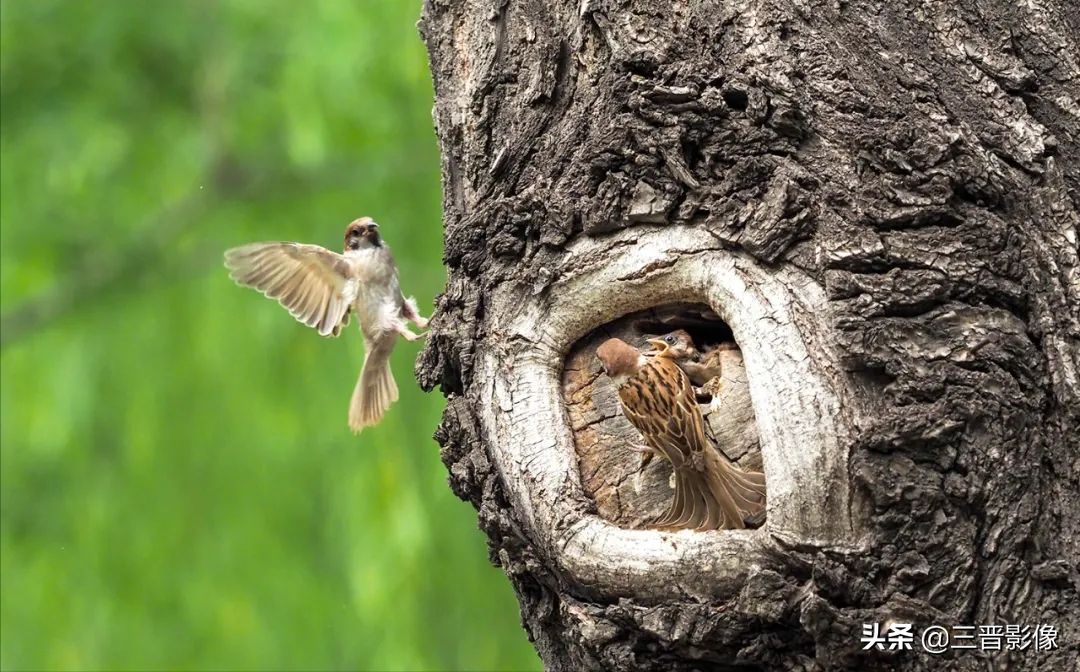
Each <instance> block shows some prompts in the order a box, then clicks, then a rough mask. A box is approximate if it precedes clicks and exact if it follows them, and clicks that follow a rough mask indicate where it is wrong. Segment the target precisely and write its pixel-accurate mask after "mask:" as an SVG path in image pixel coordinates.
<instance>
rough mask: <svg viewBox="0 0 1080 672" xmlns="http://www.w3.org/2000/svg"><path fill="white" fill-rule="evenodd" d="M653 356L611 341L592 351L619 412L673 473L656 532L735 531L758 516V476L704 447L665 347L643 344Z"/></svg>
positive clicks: (682, 380)
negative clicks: (669, 495)
mask: <svg viewBox="0 0 1080 672" xmlns="http://www.w3.org/2000/svg"><path fill="white" fill-rule="evenodd" d="M649 343H650V344H651V345H653V346H654V347H655V348H656V349H657V352H656V353H655V354H653V355H652V356H646V355H645V354H643V353H641V352H638V351H637V350H635V349H634V348H633V347H631V346H630V345H629V344H627V343H626V342H624V341H622V340H620V339H618V338H612V339H608V340H607V341H605V342H604V343H603V344H602V345H601V346H600V347H599V348H597V350H596V356H597V358H598V359H599V360H600V364H601V365H602V366H603V369H604V372H605V373H606V374H607V375H608V376H609V377H610V378H611V380H612V382H613V383H615V385H616V387H617V388H618V392H619V400H620V401H621V402H622V409H623V414H624V415H625V416H626V418H627V419H628V420H629V421H630V423H631V424H633V425H634V427H635V428H637V430H638V431H639V432H641V434H642V436H643V437H644V438H645V441H646V443H647V449H648V450H650V451H653V452H655V453H657V454H659V455H661V456H663V457H664V458H665V459H667V460H668V461H669V462H670V463H671V466H672V467H673V468H674V470H675V493H674V496H673V498H672V501H671V506H670V507H669V508H668V511H667V512H666V513H665V514H664V515H662V516H661V517H660V518H659V519H658V520H657V521H656V525H657V526H659V527H661V528H668V529H677V528H693V529H698V530H715V529H731V528H742V527H745V526H746V522H747V521H753V520H756V519H758V518H760V516H761V514H762V513H763V512H764V510H765V475H764V474H762V473H760V472H747V471H743V470H742V469H739V468H738V467H736V466H735V465H734V464H732V463H731V462H730V461H729V460H728V459H727V458H726V457H724V456H723V455H721V453H720V451H718V450H716V449H715V448H714V447H713V446H712V445H710V444H709V441H708V439H707V438H706V436H705V430H704V420H703V419H702V417H701V410H700V409H699V408H698V405H697V402H696V401H695V400H694V390H693V388H692V387H691V385H690V379H689V378H688V377H687V375H686V373H684V372H683V370H682V369H680V368H679V366H678V364H676V363H675V359H674V358H673V353H672V352H671V349H670V346H669V345H668V344H667V343H666V342H665V341H663V340H661V339H653V340H650V341H649Z"/></svg>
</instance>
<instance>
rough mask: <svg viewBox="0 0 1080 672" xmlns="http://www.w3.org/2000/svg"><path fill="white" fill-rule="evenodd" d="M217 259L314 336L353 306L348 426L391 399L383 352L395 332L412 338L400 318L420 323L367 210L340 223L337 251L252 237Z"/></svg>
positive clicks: (357, 426)
mask: <svg viewBox="0 0 1080 672" xmlns="http://www.w3.org/2000/svg"><path fill="white" fill-rule="evenodd" d="M225 266H226V267H227V268H228V269H229V271H231V272H230V274H229V275H230V277H232V279H233V280H235V281H236V283H237V284H240V285H243V286H245V287H251V288H253V289H256V290H258V291H260V292H262V293H263V294H264V295H266V296H268V297H270V298H271V299H277V300H278V302H279V303H281V305H282V306H284V307H285V308H287V309H288V311H289V312H290V313H292V316H293V317H295V318H296V319H297V320H299V321H301V322H303V323H304V324H306V325H308V326H309V327H314V328H315V329H318V330H319V334H320V335H322V336H337V335H338V334H339V333H341V330H342V328H343V327H345V326H346V325H347V324H348V323H349V314H350V313H356V316H357V318H358V319H359V322H360V331H361V332H363V334H364V366H363V368H362V369H361V370H360V378H359V380H357V381H356V388H355V389H354V390H353V395H352V400H351V401H350V402H349V428H350V429H352V430H353V431H354V432H359V431H360V430H362V429H363V428H364V427H368V426H371V425H375V424H377V423H378V422H379V420H380V419H382V416H383V414H384V413H385V412H386V409H387V408H389V407H390V404H392V403H393V402H395V401H397V398H398V389H397V384H396V383H395V382H394V375H393V373H392V372H391V371H390V353H391V351H393V349H394V344H395V343H396V342H397V337H398V336H403V337H404V338H406V339H407V340H410V341H415V340H416V339H418V338H421V337H422V336H423V334H415V333H413V332H412V331H409V327H408V324H407V320H411V321H412V322H413V323H414V324H416V326H417V327H418V328H420V329H424V328H425V327H427V323H428V321H427V320H426V319H425V318H423V317H421V316H420V312H419V310H418V309H417V307H416V300H415V299H413V298H412V297H409V298H405V296H404V295H403V294H402V293H401V286H400V285H399V283H398V272H397V266H396V265H395V264H394V258H393V256H391V255H390V248H389V247H387V245H386V244H385V243H384V242H383V240H382V238H381V237H380V236H379V225H378V224H376V223H375V222H374V221H372V219H371V218H370V217H361V218H360V219H357V220H354V221H353V222H352V223H350V224H349V226H348V227H347V228H346V229H345V252H344V254H338V253H337V252H331V251H330V250H328V249H326V248H325V247H320V246H319V245H303V244H300V243H287V242H279V243H252V244H250V245H243V246H241V247H234V248H232V249H231V250H228V251H227V252H225Z"/></svg>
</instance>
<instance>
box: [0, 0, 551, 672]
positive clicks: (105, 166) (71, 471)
mask: <svg viewBox="0 0 1080 672" xmlns="http://www.w3.org/2000/svg"><path fill="white" fill-rule="evenodd" d="M418 13H419V7H418V2H396V1H389V0H387V1H376V0H320V1H311V2H295V1H294V0H276V1H272V2H271V1H267V0H259V1H257V2H256V1H252V0H221V1H219V2H213V1H206V2H165V1H161V0H159V1H155V2H135V1H131V2H111V3H92V2H75V1H71V0H69V1H67V2H56V1H45V0H3V2H2V3H0V121H2V132H0V159H2V163H0V201H2V209H0V310H2V314H3V316H4V317H3V323H2V326H3V330H4V339H5V344H4V347H3V350H2V352H0V372H2V383H0V417H2V422H0V446H2V450H0V456H2V458H0V461H2V465H0V467H2V469H0V474H2V476H0V517H2V519H0V522H2V526H0V544H2V545H0V573H2V591H0V595H2V602H0V666H2V667H3V669H11V670H14V669H29V668H46V669H115V670H124V669H161V668H169V669H254V668H262V669H346V668H349V669H385V670H392V669H401V670H406V669H408V670H421V669H431V670H440V669H463V670H464V669H470V670H481V669H537V668H538V667H539V664H538V661H537V658H536V655H535V653H534V652H533V650H532V647H531V646H530V645H529V643H528V642H527V641H526V637H525V635H524V633H523V631H522V629H521V627H520V624H519V620H518V615H517V605H516V603H515V602H514V599H513V595H512V592H511V590H510V587H509V585H508V583H507V581H506V579H505V577H504V576H503V575H502V574H501V573H500V572H499V571H498V570H497V569H495V568H493V567H491V566H490V565H489V563H488V561H487V557H486V551H485V546H484V540H483V538H482V535H481V534H480V533H479V532H478V531H477V529H476V519H475V513H474V511H473V510H472V509H471V508H470V507H469V506H468V505H466V504H464V503H462V502H460V501H458V500H457V499H456V498H455V497H454V496H453V495H452V494H451V492H450V491H449V489H448V488H447V485H446V472H445V469H444V467H443V466H442V464H441V463H440V461H439V454H438V447H437V446H436V444H435V443H434V442H433V441H432V439H431V434H432V432H433V431H434V428H435V426H436V424H437V421H438V418H439V415H440V412H441V410H442V405H443V400H442V398H441V397H440V396H439V395H438V394H430V395H428V394H424V393H422V392H421V391H420V390H419V389H418V388H417V387H416V385H415V382H414V381H413V379H412V366H413V361H414V359H415V357H416V354H417V352H418V350H419V347H420V345H419V344H413V343H406V342H404V341H402V342H400V343H399V345H398V347H397V350H396V352H395V353H394V358H393V367H394V370H395V372H396V376H397V378H398V381H399V384H400V387H401V400H400V401H399V402H398V404H396V405H395V406H394V407H393V408H392V409H391V411H390V413H389V414H388V416H387V418H386V419H385V421H384V422H383V423H382V424H381V425H380V426H379V427H376V428H374V429H370V430H367V431H365V432H364V433H363V434H362V435H360V436H359V437H354V436H352V435H351V434H350V433H349V431H348V429H347V428H346V408H347V405H348V399H349V396H350V394H351V391H352V387H353V383H354V381H355V377H356V375H357V372H358V371H359V368H360V362H361V358H362V348H361V340H360V336H359V333H358V331H357V330H356V329H355V323H354V324H353V325H351V326H352V328H351V329H350V330H349V331H348V332H346V334H345V335H344V336H343V337H342V338H339V339H336V340H334V339H322V338H320V337H319V336H318V335H317V334H315V332H314V331H312V330H310V329H308V328H306V327H304V326H303V325H300V324H299V323H297V322H295V321H293V320H292V318H290V317H289V315H288V313H286V312H285V311H284V310H283V309H282V308H280V307H279V306H277V305H276V304H274V303H273V302H271V301H268V300H266V299H264V298H262V297H260V296H259V295H258V294H257V293H255V292H252V291H250V290H246V289H241V288H238V287H236V286H234V285H233V284H232V283H231V282H230V281H229V279H228V277H227V275H226V272H225V270H224V269H223V268H222V265H221V253H222V251H223V250H224V249H226V248H227V247H230V246H233V245H237V244H241V243H245V242H250V241H254V240H266V239H281V240H286V239H288V240H301V241H306V242H312V243H319V244H322V245H326V246H328V247H331V248H333V249H338V248H339V246H340V244H341V233H342V230H343V228H344V225H345V224H346V223H347V222H349V221H350V220H351V219H353V218H354V217H356V216H359V215H362V214H367V215H371V216H373V217H374V218H375V219H376V220H378V221H379V222H380V223H381V224H382V225H383V231H384V235H385V236H386V238H387V240H388V242H389V243H390V245H391V246H392V247H393V249H394V252H395V255H396V257H397V260H398V264H399V267H400V269H401V275H402V278H403V282H402V284H403V286H404V288H405V291H406V292H407V293H412V294H415V295H416V296H417V297H418V299H419V301H420V305H421V307H422V310H423V312H425V313H427V312H430V310H431V301H432V298H433V296H434V294H435V293H436V292H437V291H439V290H440V289H441V287H442V284H443V282H444V280H445V274H444V271H443V267H442V264H441V261H440V257H441V248H442V240H441V223H440V207H439V161H438V154H437V147H436V143H435V138H434V133H433V131H432V127H431V116H430V110H431V97H432V93H431V83H430V77H429V74H428V69H427V62H426V56H425V53H424V49H423V45H422V44H421V42H420V40H419V37H418V36H417V33H416V29H415V22H416V19H417V17H418ZM28 307H34V308H33V309H31V308H28ZM38 309H40V310H38ZM35 310H37V312H34V311H35ZM28 316H29V317H28ZM39 318H43V319H39Z"/></svg>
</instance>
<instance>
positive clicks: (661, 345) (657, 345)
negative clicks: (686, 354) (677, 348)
mask: <svg viewBox="0 0 1080 672" xmlns="http://www.w3.org/2000/svg"><path fill="white" fill-rule="evenodd" d="M645 342H646V343H648V344H649V345H651V346H653V350H659V351H660V352H663V351H664V350H667V349H668V347H669V346H668V344H667V343H665V342H663V341H662V340H660V339H659V338H650V339H649V340H647V341H645Z"/></svg>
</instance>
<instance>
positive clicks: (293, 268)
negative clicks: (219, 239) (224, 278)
mask: <svg viewBox="0 0 1080 672" xmlns="http://www.w3.org/2000/svg"><path fill="white" fill-rule="evenodd" d="M225 266H226V267H227V268H228V269H229V270H230V271H231V272H230V274H229V275H230V277H232V279H233V280H235V281H236V282H237V283H238V284H241V285H244V286H245V287H251V288H253V289H257V290H258V291H260V292H262V293H263V294H264V295H266V296H268V297H270V298H271V299H277V300H278V302H280V303H281V305H283V306H285V308H287V309H288V311H289V312H290V313H291V314H292V316H293V317H295V318H296V319H297V320H299V321H301V322H303V323H304V324H306V325H308V326H309V327H314V328H316V329H318V330H319V333H320V334H321V335H323V336H337V335H338V334H339V333H340V332H341V328H342V327H343V326H344V325H345V324H347V323H348V318H349V310H350V308H351V306H352V304H353V301H355V300H356V294H357V284H356V281H355V280H352V279H351V277H350V276H351V273H350V266H349V262H348V261H347V260H346V259H345V257H344V256H342V255H340V254H338V253H336V252H331V251H330V250H328V249H326V248H325V247H320V246H318V245H301V244H300V243H252V244H251V245H244V246H242V247H234V248H233V249H231V250H229V251H227V252H226V253H225Z"/></svg>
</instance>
